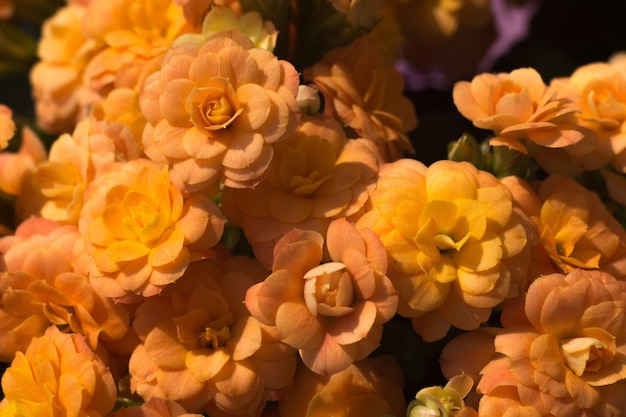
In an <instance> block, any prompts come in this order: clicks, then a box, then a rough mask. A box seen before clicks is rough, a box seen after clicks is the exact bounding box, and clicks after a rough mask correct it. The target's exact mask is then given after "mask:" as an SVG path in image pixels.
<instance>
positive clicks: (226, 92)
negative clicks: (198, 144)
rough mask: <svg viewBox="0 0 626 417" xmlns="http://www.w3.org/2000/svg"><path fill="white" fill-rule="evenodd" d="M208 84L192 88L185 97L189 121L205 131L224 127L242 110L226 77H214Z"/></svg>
mask: <svg viewBox="0 0 626 417" xmlns="http://www.w3.org/2000/svg"><path fill="white" fill-rule="evenodd" d="M209 84H210V85H209V86H208V87H198V88H194V89H193V90H192V91H191V93H190V95H189V97H188V99H187V106H188V108H189V114H190V118H191V122H192V123H193V125H194V126H195V127H196V128H198V129H200V130H201V131H204V132H207V133H208V131H212V130H219V129H226V128H227V127H228V126H230V125H231V124H232V123H233V122H234V121H235V119H236V118H237V116H239V114H241V112H242V111H243V109H241V108H239V104H238V103H239V102H238V100H237V96H236V93H235V90H234V89H233V86H232V85H231V84H230V81H228V79H226V78H221V77H214V78H212V79H211V82H210V83H209Z"/></svg>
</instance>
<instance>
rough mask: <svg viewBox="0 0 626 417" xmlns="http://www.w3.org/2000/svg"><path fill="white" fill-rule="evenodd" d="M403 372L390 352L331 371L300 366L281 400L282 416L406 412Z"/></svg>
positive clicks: (373, 416) (366, 415)
mask: <svg viewBox="0 0 626 417" xmlns="http://www.w3.org/2000/svg"><path fill="white" fill-rule="evenodd" d="M402 383H403V376H402V370H401V369H400V366H399V365H398V363H397V362H396V361H395V360H394V359H393V358H391V357H390V356H378V357H376V358H366V359H363V360H361V361H358V362H355V363H353V364H352V365H350V366H349V367H347V368H346V369H344V370H343V371H340V372H337V373H334V374H332V375H326V376H323V375H319V374H316V373H314V372H312V371H311V370H309V369H308V368H306V367H301V368H300V369H299V371H298V373H297V374H296V376H295V378H294V380H293V386H292V388H291V390H290V392H289V396H287V397H286V398H285V399H282V400H280V401H279V403H278V409H279V415H280V417H327V416H330V415H333V416H342V417H380V416H383V415H387V414H390V415H394V416H402V415H405V414H406V405H405V402H404V394H403V391H402V389H403V387H402Z"/></svg>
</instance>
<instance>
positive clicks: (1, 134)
mask: <svg viewBox="0 0 626 417" xmlns="http://www.w3.org/2000/svg"><path fill="white" fill-rule="evenodd" d="M13 135H15V122H14V121H13V111H12V110H11V109H10V108H8V107H7V106H5V105H4V104H0V150H3V149H4V148H6V147H7V146H9V140H11V138H13Z"/></svg>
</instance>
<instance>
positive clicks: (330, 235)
mask: <svg viewBox="0 0 626 417" xmlns="http://www.w3.org/2000/svg"><path fill="white" fill-rule="evenodd" d="M326 236H327V237H326V247H327V248H328V253H329V255H330V258H331V259H333V260H335V261H341V260H342V259H341V258H342V256H343V253H344V252H345V251H346V250H348V249H351V250H354V251H356V252H358V253H361V254H365V243H364V242H363V238H362V237H361V235H360V234H359V232H358V231H357V229H356V227H354V226H353V225H352V224H351V223H350V222H348V221H347V220H345V219H337V220H334V221H332V222H331V223H330V224H329V225H328V231H327V234H326Z"/></svg>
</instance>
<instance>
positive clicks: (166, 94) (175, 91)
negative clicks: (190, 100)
mask: <svg viewBox="0 0 626 417" xmlns="http://www.w3.org/2000/svg"><path fill="white" fill-rule="evenodd" d="M194 88H195V85H194V83H193V82H192V81H190V80H188V79H176V80H172V81H170V82H169V83H167V84H165V85H164V86H163V88H162V90H161V92H160V96H159V107H160V109H161V114H162V116H163V118H164V119H165V120H167V121H168V123H169V124H170V125H172V126H175V127H182V128H188V127H189V126H190V121H189V108H188V106H186V104H185V103H186V101H187V97H189V95H190V94H191V92H192V90H193V89H194Z"/></svg>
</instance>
